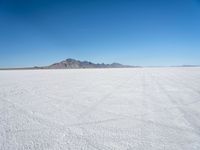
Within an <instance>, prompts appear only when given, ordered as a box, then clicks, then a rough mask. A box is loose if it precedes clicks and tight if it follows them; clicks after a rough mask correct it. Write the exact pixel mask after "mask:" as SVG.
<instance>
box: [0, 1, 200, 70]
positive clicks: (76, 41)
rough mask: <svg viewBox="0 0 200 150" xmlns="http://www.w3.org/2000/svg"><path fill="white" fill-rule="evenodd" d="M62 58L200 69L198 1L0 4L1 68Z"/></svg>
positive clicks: (199, 11)
mask: <svg viewBox="0 0 200 150" xmlns="http://www.w3.org/2000/svg"><path fill="white" fill-rule="evenodd" d="M66 58H75V59H80V60H89V61H93V62H100V63H101V62H105V63H111V62H120V63H123V64H130V65H145V66H149V65H156V66H157V65H182V64H200V0H0V67H24V66H36V65H38V66H40V65H48V64H51V63H54V62H57V61H61V60H63V59H66Z"/></svg>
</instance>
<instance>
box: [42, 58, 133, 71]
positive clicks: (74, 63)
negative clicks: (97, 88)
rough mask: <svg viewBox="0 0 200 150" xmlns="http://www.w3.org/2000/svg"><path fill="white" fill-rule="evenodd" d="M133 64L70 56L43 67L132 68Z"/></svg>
mask: <svg viewBox="0 0 200 150" xmlns="http://www.w3.org/2000/svg"><path fill="white" fill-rule="evenodd" d="M130 67H133V66H128V65H122V64H119V63H112V64H104V63H97V64H96V63H93V62H90V61H80V60H76V59H72V58H68V59H66V60H63V61H61V62H58V63H54V64H52V65H50V66H45V67H42V68H43V69H79V68H130Z"/></svg>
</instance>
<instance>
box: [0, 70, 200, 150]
mask: <svg viewBox="0 0 200 150" xmlns="http://www.w3.org/2000/svg"><path fill="white" fill-rule="evenodd" d="M0 149H1V150H27V149H28V150H68V149H71V150H79V149H82V150H90V149H91V150H93V149H94V150H95V149H98V150H112V149H113V150H199V149H200V68H197V67H196V68H130V69H77V70H21V71H20V70H15V71H14V70H13V71H0Z"/></svg>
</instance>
